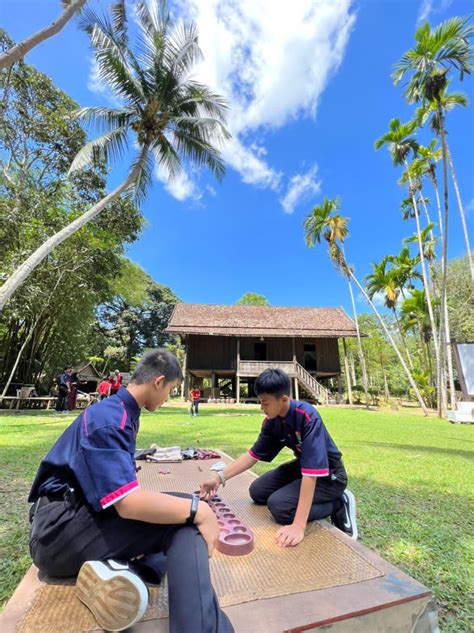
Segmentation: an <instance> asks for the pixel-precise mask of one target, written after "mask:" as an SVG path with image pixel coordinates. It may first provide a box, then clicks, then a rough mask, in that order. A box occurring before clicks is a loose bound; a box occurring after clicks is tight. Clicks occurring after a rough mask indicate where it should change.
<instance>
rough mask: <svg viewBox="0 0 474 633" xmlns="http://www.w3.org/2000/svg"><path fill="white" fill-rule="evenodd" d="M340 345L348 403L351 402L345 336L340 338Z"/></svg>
mask: <svg viewBox="0 0 474 633" xmlns="http://www.w3.org/2000/svg"><path fill="white" fill-rule="evenodd" d="M342 346H343V348H344V371H345V373H346V387H347V398H348V400H349V404H352V387H351V377H350V375H349V360H348V358H347V345H346V339H345V338H343V339H342Z"/></svg>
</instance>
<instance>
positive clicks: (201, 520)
mask: <svg viewBox="0 0 474 633" xmlns="http://www.w3.org/2000/svg"><path fill="white" fill-rule="evenodd" d="M194 524H195V526H196V527H197V529H198V530H199V531H200V532H201V535H202V537H203V539H204V540H205V541H206V544H207V551H208V553H209V558H211V556H212V554H213V553H214V548H215V547H216V542H217V539H218V538H219V526H218V525H217V519H216V515H215V514H214V512H213V511H212V510H211V508H210V507H209V506H208V505H207V503H204V501H200V502H199V507H198V511H197V512H196V520H195V522H194Z"/></svg>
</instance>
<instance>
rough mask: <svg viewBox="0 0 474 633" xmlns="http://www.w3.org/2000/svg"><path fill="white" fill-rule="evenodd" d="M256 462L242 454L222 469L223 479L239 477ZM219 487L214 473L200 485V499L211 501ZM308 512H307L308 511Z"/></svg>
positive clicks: (217, 478) (217, 477) (219, 481)
mask: <svg viewBox="0 0 474 633" xmlns="http://www.w3.org/2000/svg"><path fill="white" fill-rule="evenodd" d="M256 462H257V460H256V459H254V458H253V457H250V455H249V454H248V453H242V455H240V456H239V457H237V459H236V460H235V462H232V463H231V464H229V465H228V466H226V467H225V468H224V470H223V471H222V472H223V474H224V477H225V478H226V480H227V479H232V477H235V476H236V475H240V473H243V472H244V471H245V470H248V469H249V468H252V466H253V465H254V464H255V463H256ZM220 485H221V480H220V477H219V475H218V474H217V473H216V474H215V475H213V476H212V477H211V478H210V479H208V480H206V481H204V482H203V483H202V484H201V499H204V500H206V501H207V499H211V498H212V497H213V496H214V495H215V494H216V492H217V490H218V488H219V486H220ZM308 512H309V510H308Z"/></svg>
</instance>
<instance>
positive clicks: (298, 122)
mask: <svg viewBox="0 0 474 633" xmlns="http://www.w3.org/2000/svg"><path fill="white" fill-rule="evenodd" d="M59 4H60V3H59V1H57V2H56V1H51V0H2V2H1V3H0V24H1V26H2V27H4V28H5V29H6V30H7V31H8V32H9V34H10V36H11V37H12V38H14V39H15V40H19V39H22V38H23V37H25V36H26V35H28V34H30V33H32V32H34V31H36V30H37V29H39V28H40V27H42V26H44V25H45V24H47V23H49V22H50V21H52V20H53V19H54V17H55V16H56V15H57V13H58V11H59ZM93 4H95V5H102V6H103V7H105V6H106V5H107V2H106V1H105V0H93ZM173 6H174V10H175V12H176V13H177V14H181V15H183V14H185V15H187V16H188V17H189V16H191V17H193V19H195V21H196V22H197V24H198V26H199V29H200V34H201V47H202V49H203V52H204V54H205V61H204V63H203V64H202V65H201V67H200V68H199V69H197V73H198V76H199V77H201V78H203V79H205V80H206V81H208V82H209V83H210V84H211V85H213V86H214V87H216V88H218V89H219V90H220V91H221V92H223V93H224V94H226V95H227V97H228V98H229V101H230V106H231V110H230V115H229V128H230V129H231V131H232V134H233V141H232V143H231V144H229V146H228V147H227V148H226V149H225V158H226V162H227V163H228V168H227V175H226V177H225V179H224V181H223V182H222V183H217V182H215V181H214V180H213V178H212V177H211V176H210V175H209V174H207V173H206V172H205V171H201V172H199V173H197V172H195V171H192V170H189V171H188V172H187V174H186V176H185V177H184V178H183V179H181V180H180V181H178V182H177V183H174V184H173V185H171V186H169V185H168V186H167V187H165V185H164V184H163V182H161V181H160V179H159V178H160V177H161V178H163V175H160V174H157V177H156V178H155V181H154V185H153V188H152V190H151V191H150V194H149V197H148V199H147V201H146V203H145V204H144V205H143V212H144V214H145V216H146V218H147V226H146V229H145V230H144V232H143V234H142V236H141V238H140V240H139V241H138V242H137V243H136V244H134V245H133V246H132V247H131V248H130V250H129V256H130V258H131V259H133V260H134V261H136V262H138V263H139V264H140V265H141V266H143V268H144V269H145V270H146V271H147V272H148V273H149V274H150V275H152V276H153V277H154V278H155V279H156V280H157V281H159V282H161V283H164V284H166V285H169V286H170V287H171V288H172V289H173V290H174V291H175V292H176V293H177V295H178V296H179V297H180V298H181V299H182V300H183V301H186V302H194V303H222V304H227V303H228V304H232V303H235V301H236V300H237V299H238V298H239V297H240V296H241V295H242V294H244V293H245V292H248V291H251V292H257V293H261V294H264V295H265V296H266V297H267V298H268V300H269V301H270V303H271V304H272V305H288V306H298V305H300V306H343V307H344V308H345V309H346V310H347V311H348V312H350V304H349V297H348V292H347V285H346V282H345V281H344V280H343V279H342V278H341V277H340V276H339V275H338V274H337V272H336V271H335V270H334V269H333V267H332V265H331V263H330V262H329V259H328V257H327V253H326V250H325V246H324V245H321V246H320V247H317V248H315V249H311V250H310V249H307V248H306V247H305V244H304V240H303V230H302V222H303V219H304V217H305V215H306V214H307V213H308V212H309V210H310V209H311V208H312V206H313V205H314V204H318V203H319V202H321V201H322V199H323V197H324V196H329V197H333V196H336V195H339V196H340V197H341V199H342V208H341V211H342V213H343V214H344V215H347V216H349V217H350V224H349V228H350V238H349V239H348V241H347V243H346V250H347V254H348V259H349V261H350V262H351V263H352V264H353V265H354V266H355V269H356V274H357V276H358V277H359V278H360V279H362V278H363V277H364V276H365V275H366V274H367V273H368V272H369V270H370V263H371V262H375V261H379V260H380V259H381V258H382V257H383V256H384V255H385V254H387V253H397V252H398V251H399V250H400V247H401V241H402V239H403V238H404V237H406V236H408V235H411V234H412V233H413V231H414V224H412V223H407V222H403V221H402V219H401V214H400V211H399V203H400V200H401V199H402V198H403V197H404V191H403V190H402V189H401V188H400V187H399V186H398V185H397V179H398V176H399V175H400V174H399V172H398V171H397V169H396V168H394V167H392V165H391V163H390V159H389V156H388V152H387V151H386V150H380V151H379V152H375V151H374V149H373V142H374V140H375V139H376V138H377V137H379V136H380V135H381V134H383V133H384V132H385V131H386V130H387V129H388V124H389V120H390V119H391V118H392V117H399V118H400V119H401V120H402V121H405V120H408V119H409V118H410V117H411V115H412V112H413V110H412V108H411V107H409V106H407V105H406V103H405V102H404V99H403V95H402V90H401V89H400V88H395V87H394V86H393V85H392V82H391V79H390V72H391V70H392V65H393V63H394V62H396V61H397V60H398V59H399V57H400V56H401V55H402V54H403V53H404V52H405V51H406V50H407V49H408V48H410V47H411V46H412V44H413V37H414V32H415V29H416V25H417V22H419V21H420V19H423V18H427V19H428V20H429V21H430V22H431V23H432V24H437V23H438V22H439V21H441V20H444V19H446V18H447V17H450V16H453V15H463V16H464V15H468V14H469V13H470V11H472V5H471V3H470V2H468V1H464V0H455V1H450V0H393V1H392V0H359V1H358V2H352V1H351V0H330V1H329V0H328V1H323V0H321V1H319V0H293V2H291V3H288V2H286V0H241V2H239V3H235V2H231V0H226V1H224V0H174V5H173ZM237 7H238V8H237ZM288 7H291V12H290V9H289V8H288ZM28 62H29V63H31V64H33V65H35V66H36V67H37V68H38V69H39V70H41V71H43V72H45V73H46V74H48V75H49V76H51V77H52V79H53V80H54V82H55V83H56V85H58V86H59V87H60V88H61V89H63V90H64V91H65V92H67V93H68V94H69V95H71V97H73V98H74V99H75V100H77V101H78V102H79V103H80V104H81V105H97V104H107V105H110V103H111V97H110V95H109V94H107V93H106V92H105V91H104V90H103V86H101V85H100V82H98V81H97V79H96V77H95V76H94V69H93V65H92V64H91V53H90V50H89V48H88V43H87V39H86V37H85V36H84V35H83V34H82V33H80V32H79V31H78V30H77V28H76V26H75V25H74V24H69V25H68V26H67V27H66V28H65V29H64V31H63V32H61V33H60V34H59V35H57V36H56V37H54V38H53V39H51V40H49V41H48V42H46V43H44V44H42V45H41V46H39V47H38V48H36V49H35V50H34V51H33V52H32V53H30V55H29V56H28ZM473 86H474V78H472V77H467V78H466V79H465V81H464V82H463V84H462V85H460V86H459V85H458V82H457V81H453V88H456V89H459V88H461V89H462V90H464V91H465V92H466V93H467V94H468V96H469V99H470V101H471V102H472V101H473V99H474V87H473ZM448 130H449V143H450V148H451V152H452V154H453V158H454V161H455V165H456V170H457V175H458V179H459V184H460V189H461V194H462V197H463V200H464V204H465V206H466V207H467V208H468V223H469V230H470V234H471V241H472V240H473V239H474V236H473V235H472V233H473V231H472V229H473V226H474V178H473V176H474V157H473V150H472V148H473V144H474V143H473V141H474V119H473V109H472V107H471V108H469V109H467V110H464V111H459V112H454V113H452V114H451V115H450V116H449V119H448ZM420 140H421V141H422V142H424V143H426V142H428V140H429V136H428V135H426V134H425V133H421V135H420ZM126 167H127V165H126V164H125V163H124V164H122V165H116V166H114V168H113V169H112V171H111V176H110V184H111V185H113V184H115V183H116V182H118V180H119V178H120V177H121V176H122V175H123V174H124V173H125V168H126ZM428 195H430V196H432V193H431V192H429V193H428ZM450 196H451V197H452V213H451V219H452V220H451V225H450V243H449V256H450V257H458V256H461V255H463V254H464V253H465V246H464V240H463V236H462V232H461V224H460V220H459V214H458V211H457V208H456V205H455V201H454V192H452V191H450ZM432 213H433V216H434V215H435V213H436V212H435V209H434V208H433V209H432ZM364 306H365V304H364V303H363V302H362V301H359V309H362V310H363V309H365V307H364Z"/></svg>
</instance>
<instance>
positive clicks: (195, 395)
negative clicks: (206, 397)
mask: <svg viewBox="0 0 474 633" xmlns="http://www.w3.org/2000/svg"><path fill="white" fill-rule="evenodd" d="M189 393H190V395H191V415H192V416H193V417H194V416H196V415H197V414H198V413H199V398H200V397H201V390H200V389H199V387H196V386H194V387H193V389H191V391H190V392H189Z"/></svg>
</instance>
